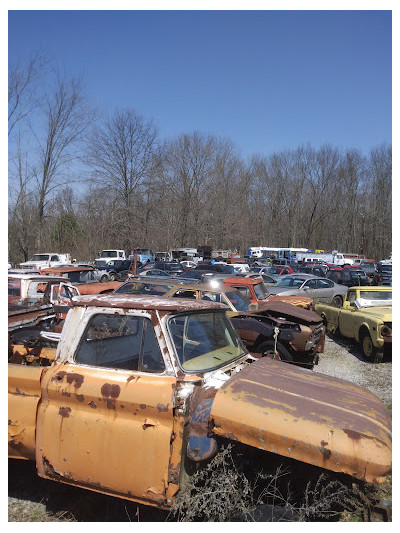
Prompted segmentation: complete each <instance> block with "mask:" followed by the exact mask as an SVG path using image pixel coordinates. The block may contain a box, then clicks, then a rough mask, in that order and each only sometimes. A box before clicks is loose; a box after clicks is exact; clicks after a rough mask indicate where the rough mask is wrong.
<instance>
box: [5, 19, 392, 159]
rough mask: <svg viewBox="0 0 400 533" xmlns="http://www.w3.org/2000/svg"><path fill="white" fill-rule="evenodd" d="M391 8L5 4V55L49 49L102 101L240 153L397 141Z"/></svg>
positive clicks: (166, 130) (165, 131) (167, 130)
mask: <svg viewBox="0 0 400 533" xmlns="http://www.w3.org/2000/svg"><path fill="white" fill-rule="evenodd" d="M391 25H392V16H391V11H9V21H8V42H9V58H10V59H11V60H15V59H18V58H23V57H26V56H27V55H28V54H29V53H30V52H35V51H36V50H38V49H39V48H42V49H43V50H45V51H46V53H47V54H48V55H49V56H50V57H51V58H52V59H53V61H54V64H56V65H57V66H58V67H59V68H61V69H65V70H66V71H67V72H69V73H70V74H72V75H76V76H77V75H79V74H81V73H84V75H85V79H86V87H87V96H88V99H89V101H90V103H91V104H92V105H94V106H99V107H101V108H105V109H108V110H110V111H112V110H113V109H115V108H116V107H132V108H134V109H135V110H136V111H137V112H138V113H140V114H142V115H144V116H145V117H147V118H152V119H153V120H154V121H155V123H156V124H157V126H158V128H159V130H160V134H161V137H163V138H170V137H173V136H176V135H179V134H181V133H187V132H192V131H195V130H198V131H201V132H203V133H211V134H214V135H217V136H221V137H227V138H229V139H231V140H232V141H233V142H234V144H235V145H236V146H237V148H238V149H239V150H241V153H242V155H243V156H249V155H251V154H253V153H262V154H264V155H269V154H270V153H272V152H273V151H280V150H286V149H292V148H293V149H295V148H297V147H298V146H300V145H303V144H307V143H309V144H311V145H312V146H313V147H319V146H320V145H321V144H323V143H330V144H332V145H334V146H337V147H339V148H344V149H346V148H356V149H360V150H361V151H362V152H363V153H365V154H367V153H368V151H369V150H370V149H371V148H373V147H375V146H377V145H379V144H381V143H391V140H392V137H391V128H392V121H391V117H392V107H391V106H392V92H391V86H392V76H391V65H392V34H391Z"/></svg>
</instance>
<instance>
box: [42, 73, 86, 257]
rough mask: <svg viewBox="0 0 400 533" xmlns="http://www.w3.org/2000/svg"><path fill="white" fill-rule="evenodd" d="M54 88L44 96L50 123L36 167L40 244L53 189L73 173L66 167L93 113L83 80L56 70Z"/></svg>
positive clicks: (47, 118)
mask: <svg viewBox="0 0 400 533" xmlns="http://www.w3.org/2000/svg"><path fill="white" fill-rule="evenodd" d="M55 74H56V76H55V87H54V91H53V92H50V93H49V94H47V95H46V96H45V97H44V100H43V104H42V112H43V114H44V117H45V120H46V124H45V129H44V131H45V133H44V139H43V140H41V136H40V133H39V135H36V139H37V140H38V143H39V160H38V163H37V167H36V168H35V177H36V183H37V195H38V243H37V244H38V247H39V248H40V246H41V243H42V238H43V235H42V232H43V223H44V217H45V208H46V205H47V202H48V201H49V199H50V198H51V193H52V192H53V191H54V189H56V188H57V187H59V186H60V185H63V184H64V183H65V181H66V180H68V181H69V182H70V181H71V177H70V176H68V177H66V178H64V179H62V178H63V171H65V170H66V169H68V167H69V165H71V164H72V163H73V161H76V160H77V159H78V157H79V155H80V152H79V149H77V145H78V143H79V142H80V141H82V139H83V136H84V133H85V131H86V130H87V128H88V126H89V125H90V123H91V121H92V119H93V114H92V112H90V110H89V109H88V108H87V106H86V103H85V100H84V98H83V95H82V81H81V80H74V79H71V80H67V79H65V78H64V77H62V76H61V75H60V74H59V73H58V72H56V73H55Z"/></svg>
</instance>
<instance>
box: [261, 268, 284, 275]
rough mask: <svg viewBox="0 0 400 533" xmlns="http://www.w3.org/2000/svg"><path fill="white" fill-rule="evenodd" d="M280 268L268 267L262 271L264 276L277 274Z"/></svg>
mask: <svg viewBox="0 0 400 533" xmlns="http://www.w3.org/2000/svg"><path fill="white" fill-rule="evenodd" d="M281 271H282V268H275V267H268V268H265V269H264V273H265V274H279V273H280V272H281Z"/></svg>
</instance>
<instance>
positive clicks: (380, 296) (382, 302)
mask: <svg viewBox="0 0 400 533" xmlns="http://www.w3.org/2000/svg"><path fill="white" fill-rule="evenodd" d="M388 305H392V291H360V297H359V298H357V300H356V306H357V307H379V306H388Z"/></svg>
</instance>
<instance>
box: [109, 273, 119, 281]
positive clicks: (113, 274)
mask: <svg viewBox="0 0 400 533" xmlns="http://www.w3.org/2000/svg"><path fill="white" fill-rule="evenodd" d="M109 278H110V281H115V280H116V279H117V274H116V273H115V272H110V273H109Z"/></svg>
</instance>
